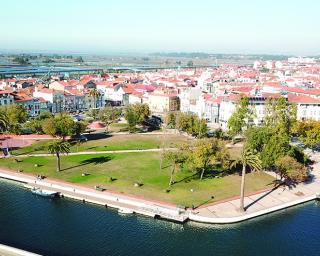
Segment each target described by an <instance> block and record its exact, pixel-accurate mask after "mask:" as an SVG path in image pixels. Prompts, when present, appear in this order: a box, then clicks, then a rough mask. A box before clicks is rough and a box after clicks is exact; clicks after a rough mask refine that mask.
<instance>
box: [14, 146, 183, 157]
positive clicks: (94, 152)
mask: <svg viewBox="0 0 320 256" xmlns="http://www.w3.org/2000/svg"><path fill="white" fill-rule="evenodd" d="M169 150H171V151H172V150H177V149H176V148H150V149H128V150H105V151H82V152H72V153H69V154H68V155H69V156H76V155H96V154H121V153H143V152H161V151H169ZM30 156H53V155H52V154H46V153H43V154H21V155H12V157H15V158H17V157H30Z"/></svg>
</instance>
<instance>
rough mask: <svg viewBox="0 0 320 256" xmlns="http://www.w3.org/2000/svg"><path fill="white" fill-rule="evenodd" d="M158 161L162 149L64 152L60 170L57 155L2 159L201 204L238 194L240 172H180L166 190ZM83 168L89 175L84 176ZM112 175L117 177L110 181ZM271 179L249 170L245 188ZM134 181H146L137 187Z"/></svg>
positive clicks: (31, 169)
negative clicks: (202, 176)
mask: <svg viewBox="0 0 320 256" xmlns="http://www.w3.org/2000/svg"><path fill="white" fill-rule="evenodd" d="M159 163H160V154H159V153H152V152H140V153H126V154H122V153H119V154H96V155H74V156H63V157H62V171H61V172H57V171H56V159H55V158H54V157H27V158H21V162H16V161H15V160H14V159H13V158H9V159H1V161H0V166H2V167H5V168H8V169H11V170H23V171H24V172H27V173H34V174H41V175H45V176H47V177H52V178H58V179H61V180H65V181H68V182H73V183H80V184H86V185H88V186H94V185H101V186H103V187H105V188H107V189H111V190H114V191H118V192H122V193H125V194H132V195H139V196H143V197H145V198H149V199H155V200H161V201H166V202H171V203H176V204H179V205H186V206H191V205H195V206H198V205H201V204H204V203H208V202H215V201H218V200H221V199H226V198H230V197H233V196H237V195H239V190H240V176H239V175H237V174H235V175H228V176H223V177H221V178H217V177H213V176H208V177H206V178H205V179H204V180H202V181H200V180H199V179H198V177H197V176H196V175H194V174H193V173H192V172H190V171H187V170H183V171H180V172H178V173H177V175H176V177H175V181H176V183H175V184H174V185H173V186H172V188H171V191H170V192H169V193H166V192H164V190H165V189H166V188H168V182H169V172H170V167H169V166H168V164H166V163H165V164H164V168H163V169H161V170H160V168H159ZM35 164H37V165H38V167H35ZM84 172H85V173H89V175H88V176H85V177H82V176H81V174H82V173H84ZM110 177H112V178H113V179H114V181H110ZM272 181H273V178H272V177H271V176H269V175H267V174H265V173H250V174H248V175H247V176H246V191H247V192H252V191H257V190H260V189H264V188H266V187H271V186H272V185H271V184H272ZM135 182H138V183H142V184H143V185H142V186H141V187H135V186H134V183H135ZM191 190H193V192H191ZM212 196H213V197H214V198H213V199H211V197H212Z"/></svg>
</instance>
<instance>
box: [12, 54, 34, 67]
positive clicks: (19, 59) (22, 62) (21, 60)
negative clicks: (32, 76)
mask: <svg viewBox="0 0 320 256" xmlns="http://www.w3.org/2000/svg"><path fill="white" fill-rule="evenodd" d="M12 62H16V63H18V64H19V65H27V64H30V63H29V59H28V58H27V57H23V56H18V57H15V58H14V59H13V60H12Z"/></svg>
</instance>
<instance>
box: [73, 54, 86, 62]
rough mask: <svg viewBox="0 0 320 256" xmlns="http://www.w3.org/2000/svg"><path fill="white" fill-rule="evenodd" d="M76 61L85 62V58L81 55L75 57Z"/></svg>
mask: <svg viewBox="0 0 320 256" xmlns="http://www.w3.org/2000/svg"><path fill="white" fill-rule="evenodd" d="M74 62H79V63H83V62H84V61H83V58H82V57H81V56H79V57H77V58H75V59H74Z"/></svg>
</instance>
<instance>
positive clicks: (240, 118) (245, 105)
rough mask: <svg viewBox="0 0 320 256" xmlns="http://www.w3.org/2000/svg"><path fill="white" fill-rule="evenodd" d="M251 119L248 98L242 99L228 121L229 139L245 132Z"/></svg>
mask: <svg viewBox="0 0 320 256" xmlns="http://www.w3.org/2000/svg"><path fill="white" fill-rule="evenodd" d="M251 118H252V112H251V110H250V109H249V98H248V97H245V96H244V97H242V98H241V99H240V102H239V104H238V106H237V108H236V110H235V112H234V113H233V114H232V115H231V117H230V118H229V121H228V129H229V134H230V136H231V137H234V136H236V135H240V134H242V133H243V131H244V130H246V129H247V128H248V127H249V125H250V121H251Z"/></svg>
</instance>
